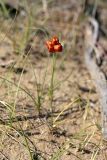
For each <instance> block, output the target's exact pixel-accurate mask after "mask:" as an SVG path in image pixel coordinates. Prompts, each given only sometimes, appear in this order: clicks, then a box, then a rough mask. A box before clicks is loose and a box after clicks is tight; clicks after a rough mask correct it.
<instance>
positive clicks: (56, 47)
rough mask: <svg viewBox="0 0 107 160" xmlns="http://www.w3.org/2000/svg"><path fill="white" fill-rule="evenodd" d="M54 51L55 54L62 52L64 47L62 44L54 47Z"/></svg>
mask: <svg viewBox="0 0 107 160" xmlns="http://www.w3.org/2000/svg"><path fill="white" fill-rule="evenodd" d="M54 51H55V52H62V45H61V44H60V43H59V44H57V45H54Z"/></svg>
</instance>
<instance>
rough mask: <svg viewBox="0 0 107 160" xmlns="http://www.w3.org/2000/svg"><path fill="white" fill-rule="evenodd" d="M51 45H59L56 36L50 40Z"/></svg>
mask: <svg viewBox="0 0 107 160" xmlns="http://www.w3.org/2000/svg"><path fill="white" fill-rule="evenodd" d="M52 44H53V45H56V44H59V39H58V37H57V36H55V37H53V38H52Z"/></svg>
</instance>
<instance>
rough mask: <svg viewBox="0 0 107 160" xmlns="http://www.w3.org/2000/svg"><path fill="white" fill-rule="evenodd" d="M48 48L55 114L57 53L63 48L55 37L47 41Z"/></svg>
mask: <svg viewBox="0 0 107 160" xmlns="http://www.w3.org/2000/svg"><path fill="white" fill-rule="evenodd" d="M46 46H47V48H48V51H49V53H50V54H52V73H51V80H50V86H49V93H48V95H49V101H50V108H51V113H53V112H54V107H53V98H54V76H55V70H56V59H57V52H62V50H63V47H62V45H61V43H59V39H58V37H57V36H54V37H53V38H52V40H48V41H46ZM51 126H53V118H52V121H51Z"/></svg>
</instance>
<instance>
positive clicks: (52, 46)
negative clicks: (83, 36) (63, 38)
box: [46, 36, 63, 52]
mask: <svg viewBox="0 0 107 160" xmlns="http://www.w3.org/2000/svg"><path fill="white" fill-rule="evenodd" d="M46 46H47V48H48V51H49V52H62V50H63V47H62V45H61V43H59V39H58V37H57V36H54V37H53V38H52V40H48V41H46Z"/></svg>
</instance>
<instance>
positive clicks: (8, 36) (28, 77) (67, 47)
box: [0, 0, 107, 160]
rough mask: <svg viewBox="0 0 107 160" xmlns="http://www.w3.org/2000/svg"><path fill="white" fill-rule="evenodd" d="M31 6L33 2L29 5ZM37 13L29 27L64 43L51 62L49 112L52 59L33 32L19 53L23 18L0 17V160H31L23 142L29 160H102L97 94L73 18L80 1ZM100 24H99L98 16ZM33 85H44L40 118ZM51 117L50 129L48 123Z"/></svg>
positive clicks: (104, 155)
mask: <svg viewBox="0 0 107 160" xmlns="http://www.w3.org/2000/svg"><path fill="white" fill-rule="evenodd" d="M34 4H35V3H34V2H33V1H32V3H31V6H33V5H34ZM56 4H57V5H56ZM69 4H70V5H69ZM105 4H106V3H105ZM106 5H107V4H106ZM102 8H104V6H103V5H100V6H99V11H100V12H101V14H100V17H101V16H102V17H103V13H102V12H104V9H102ZM77 9H78V10H77ZM41 10H43V8H41V9H40V10H38V12H36V13H35V14H34V16H35V19H36V18H37V17H38V18H37V19H36V20H35V22H34V23H33V26H34V28H35V29H36V28H43V29H44V30H46V32H47V34H48V33H49V34H50V35H56V34H57V35H59V36H60V39H61V42H62V44H63V45H64V50H63V53H59V55H58V57H57V59H56V70H55V81H54V85H55V86H56V87H55V91H54V98H53V113H52V111H51V109H50V103H49V95H48V94H49V93H48V92H49V85H50V81H51V76H52V72H51V71H52V57H51V56H49V54H48V52H47V49H46V47H45V45H44V42H45V40H46V37H45V38H44V33H43V32H42V31H41V30H40V29H38V35H35V32H33V31H32V32H31V34H30V36H29V38H28V42H27V43H26V46H25V48H24V51H23V52H22V51H21V54H20V53H19V54H18V53H17V47H19V44H20V43H22V41H21V34H22V33H23V32H24V29H26V27H25V26H26V25H27V22H26V15H25V20H24V19H23V16H22V15H19V16H18V17H17V19H16V22H15V23H14V22H13V21H12V20H11V19H3V18H2V17H1V20H0V21H1V22H2V26H1V33H0V35H1V36H0V37H1V38H0V90H1V91H0V101H1V104H0V111H1V114H0V122H1V124H0V159H1V160H7V159H9V160H15V159H17V160H28V159H30V155H29V152H28V150H29V149H28V146H27V145H26V144H27V143H26V139H27V142H28V143H29V147H30V149H31V154H32V157H33V159H34V160H36V159H37V160H39V159H40V160H45V159H46V160H49V159H50V160H51V159H52V158H53V159H52V160H71V159H72V160H78V159H81V160H94V156H95V159H96V160H106V159H107V149H106V141H104V140H103V137H102V134H101V114H100V104H99V95H98V94H97V92H96V89H95V87H94V83H93V81H92V79H91V77H90V75H89V73H88V71H87V69H86V66H85V64H84V52H83V48H82V47H83V43H82V35H81V27H79V26H80V20H81V19H79V18H78V17H79V15H80V14H81V12H82V7H81V3H80V1H79V2H78V4H77V3H76V2H75V1H70V0H68V1H66V2H65V1H63V3H62V5H61V1H60V0H58V1H57V2H56V1H55V2H52V3H50V4H49V9H48V12H46V13H45V11H44V12H43V13H42V11H41ZM106 14H107V13H106ZM21 16H22V17H21ZM46 16H48V18H47V19H45V18H46ZM20 17H21V18H22V19H21V18H20ZM101 20H102V24H103V18H102V19H101ZM22 22H23V23H22ZM104 22H105V21H104ZM11 23H13V24H12V25H11ZM16 23H17V25H16ZM65 26H66V27H65ZM103 26H106V24H103ZM15 29H16V30H15ZM75 36H76V38H75ZM101 38H102V39H103V38H104V37H103V36H102V37H101ZM104 42H105V43H106V39H105V38H104ZM20 46H21V45H20ZM21 47H22V48H21V49H22V50H23V46H21ZM30 47H32V48H31V49H30ZM37 84H38V85H39V86H40V87H42V86H43V84H44V88H43V94H42V104H41V110H40V111H41V114H40V115H38V110H37V105H36V104H34V101H33V100H32V98H31V97H34V99H35V100H37ZM28 94H29V95H28ZM76 99H78V100H77V101H76V102H74V101H75V100H76ZM4 102H5V104H4ZM72 102H73V103H72ZM6 103H8V104H9V105H10V106H9V105H6ZM61 111H63V112H62V114H60V113H61ZM59 114H60V115H59ZM58 115H59V117H58ZM56 117H57V121H56V122H55V123H54V127H53V128H52V125H51V121H52V119H53V121H55V119H56ZM10 119H11V120H10ZM26 137H27V138H26ZM55 153H56V154H55ZM57 157H58V158H57Z"/></svg>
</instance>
